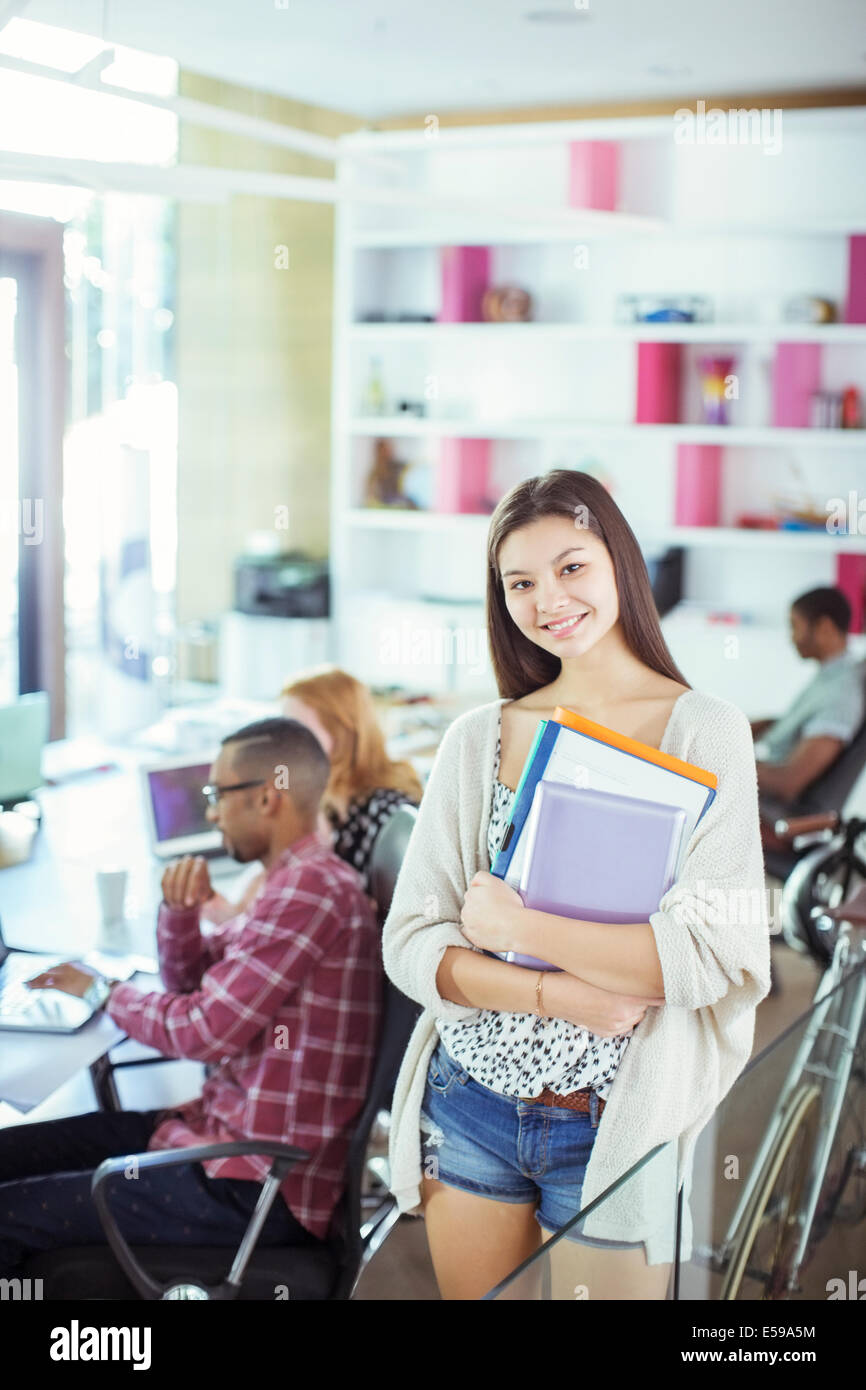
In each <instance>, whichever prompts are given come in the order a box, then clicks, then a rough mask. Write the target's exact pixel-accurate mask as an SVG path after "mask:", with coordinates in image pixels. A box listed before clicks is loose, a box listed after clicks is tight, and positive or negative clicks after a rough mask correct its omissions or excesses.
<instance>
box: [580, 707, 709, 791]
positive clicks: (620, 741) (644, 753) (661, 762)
mask: <svg viewBox="0 0 866 1390" xmlns="http://www.w3.org/2000/svg"><path fill="white" fill-rule="evenodd" d="M553 720H554V723H555V724H564V725H566V726H567V727H568V728H569V729H576V730H577V732H578V733H581V734H586V735H588V737H590V738H597V739H599V740H600V741H601V742H602V743H609V744H611V745H612V747H614V748H621V749H622V750H623V752H624V753H633V754H634V755H635V756H636V757H638V758H644V759H646V761H647V762H649V763H657V764H658V766H659V767H667V768H669V769H670V770H671V772H679V773H680V774H681V776H683V777H691V779H692V781H693V782H701V783H702V784H703V785H704V786H705V787H711V788H712V789H713V790H714V791H715V789H716V788H717V787H718V783H719V779H718V777H717V776H716V774H715V773H714V772H707V770H706V768H703V767H696V766H695V764H694V763H687V762H684V761H683V759H682V758H675V757H674V756H673V754H671V753H662V752H661V750H660V749H658V748H652V747H651V746H650V744H648V743H641V741H640V739H637V738H629V737H628V735H627V734H620V733H617V731H616V729H608V728H606V726H605V725H604V724H596V723H594V722H593V720H592V719H585V718H584V716H583V715H582V714H575V712H574V710H573V709H566V708H565V707H564V706H563V705H557V706H556V709H555V710H554V711H553Z"/></svg>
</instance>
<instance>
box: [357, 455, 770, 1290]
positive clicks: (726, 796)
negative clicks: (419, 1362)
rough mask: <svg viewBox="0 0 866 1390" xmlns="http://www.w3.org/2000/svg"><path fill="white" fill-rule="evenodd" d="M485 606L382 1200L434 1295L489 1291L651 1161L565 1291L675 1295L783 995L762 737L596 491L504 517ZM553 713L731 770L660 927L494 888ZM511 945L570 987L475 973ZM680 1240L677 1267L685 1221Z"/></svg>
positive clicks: (416, 873) (573, 1254)
mask: <svg viewBox="0 0 866 1390" xmlns="http://www.w3.org/2000/svg"><path fill="white" fill-rule="evenodd" d="M487 612H488V633H489V641H490V650H491V658H492V663H493V670H494V674H495V677H496V682H497V686H498V688H499V691H500V699H498V700H496V701H493V702H492V703H490V704H487V705H484V706H482V707H481V708H479V709H477V710H472V711H470V712H468V713H466V714H464V715H461V716H460V717H459V718H458V719H456V720H455V721H454V722H453V723H452V725H451V726H450V727H449V729H448V730H447V731H446V733H445V736H444V738H443V740H442V743H441V744H440V748H439V752H438V754H437V759H436V762H435V764H434V766H433V769H432V771H431V774H430V779H429V781H428V784H427V786H426V788H425V792H424V799H423V801H422V803H421V808H420V811H419V817H418V822H417V825H416V830H415V833H414V834H413V837H412V841H411V843H410V845H409V849H408V851H407V854H406V857H405V860H404V862H403V866H402V868H401V872H400V876H399V879H398V882H397V886H396V890H395V894H394V900H393V903H392V907H391V911H390V913H389V916H388V919H387V921H386V923H385V929H384V935H383V954H384V961H385V968H386V970H387V972H388V974H389V976H390V977H391V979H392V980H393V981H394V982H395V984H396V985H397V986H398V988H399V989H401V990H402V991H403V992H404V993H405V994H407V995H409V996H410V997H411V998H413V999H416V1000H417V1001H418V1002H419V1003H421V1004H422V1005H423V1006H424V1012H423V1013H422V1016H421V1018H420V1019H419V1021H418V1023H417V1025H416V1028H415V1031H414V1032H413V1035H412V1038H411V1039H410V1042H409V1046H408V1048H407V1052H406V1056H405V1057H404V1060H403V1064H402V1067H401V1070H400V1075H399V1077H398V1081H397V1086H396V1089H395V1095H394V1104H393V1107H392V1124H391V1144H390V1161H391V1185H392V1190H393V1191H394V1193H395V1195H396V1196H397V1199H398V1204H399V1207H400V1210H401V1211H407V1212H420V1211H423V1214H424V1216H425V1219H426V1229H427V1235H428V1240H429V1244H430V1251H431V1256H432V1260H433V1265H434V1269H435V1272H436V1277H437V1281H438V1283H439V1287H440V1291H441V1293H442V1297H443V1298H446V1299H454V1298H479V1297H481V1296H482V1295H483V1294H484V1293H485V1292H487V1291H489V1290H490V1289H491V1288H493V1287H494V1286H495V1285H496V1284H497V1283H498V1282H499V1281H500V1280H502V1279H503V1278H505V1276H506V1275H507V1274H509V1273H510V1272H511V1271H512V1270H513V1269H514V1268H515V1267H516V1266H517V1265H518V1264H520V1263H521V1261H523V1260H524V1259H526V1258H527V1257H528V1256H529V1255H531V1254H532V1253H533V1252H534V1251H535V1250H536V1249H537V1248H538V1245H539V1243H540V1241H541V1239H542V1238H546V1237H547V1236H548V1235H550V1234H551V1233H552V1232H553V1231H555V1230H557V1229H559V1228H560V1227H561V1226H562V1225H564V1224H565V1223H566V1222H567V1221H569V1220H570V1219H571V1218H572V1217H573V1216H574V1215H575V1214H576V1213H577V1212H578V1211H580V1210H581V1209H582V1208H583V1207H585V1206H586V1205H587V1204H588V1203H589V1202H590V1201H592V1200H593V1199H594V1198H595V1197H597V1196H599V1195H600V1194H601V1193H603V1192H605V1191H606V1190H607V1189H608V1188H609V1187H610V1186H611V1184H612V1183H614V1182H615V1181H616V1180H617V1179H618V1178H620V1177H621V1176H622V1175H623V1174H625V1173H631V1170H632V1169H633V1168H634V1166H635V1165H636V1164H638V1163H639V1160H641V1159H643V1158H644V1157H645V1156H646V1155H647V1154H648V1153H649V1152H650V1151H651V1150H652V1149H654V1148H655V1147H656V1146H657V1145H663V1146H664V1148H663V1149H662V1150H661V1152H660V1154H659V1155H658V1156H657V1157H655V1158H653V1159H652V1160H651V1161H649V1162H648V1163H646V1164H645V1165H644V1166H643V1167H642V1168H640V1170H639V1171H637V1172H636V1173H634V1174H632V1175H631V1176H630V1178H629V1179H628V1180H627V1181H626V1182H625V1183H624V1184H623V1185H622V1188H621V1189H619V1190H618V1191H617V1192H616V1193H614V1194H611V1195H610V1196H608V1197H607V1198H606V1199H605V1201H604V1202H603V1203H602V1204H601V1206H600V1207H599V1208H598V1210H597V1212H596V1213H593V1214H591V1215H590V1217H588V1218H586V1219H585V1222H583V1223H580V1225H581V1229H580V1230H579V1231H578V1232H571V1233H569V1236H568V1237H567V1238H566V1239H565V1240H563V1241H561V1242H559V1244H558V1245H557V1247H555V1250H556V1252H557V1254H558V1256H559V1261H558V1266H559V1269H560V1271H562V1270H563V1269H564V1271H565V1276H564V1277H565V1280H566V1285H565V1287H566V1289H568V1290H569V1292H568V1293H565V1294H563V1293H562V1292H561V1296H570V1297H572V1298H573V1297H575V1292H572V1291H571V1290H576V1289H577V1288H578V1287H581V1288H583V1289H585V1290H586V1293H585V1295H584V1296H588V1297H590V1298H595V1299H598V1298H610V1297H616V1298H623V1297H627V1298H628V1297H631V1298H664V1297H665V1296H666V1292H667V1286H668V1277H669V1274H670V1268H671V1262H672V1260H673V1258H674V1250H673V1234H674V1232H673V1224H672V1223H673V1218H674V1212H675V1198H676V1194H677V1188H678V1187H679V1186H680V1185H682V1183H683V1182H684V1180H685V1178H686V1177H687V1176H690V1167H689V1165H690V1161H691V1157H692V1154H693V1149H694V1142H695V1140H696V1138H697V1135H698V1133H699V1132H700V1130H701V1128H702V1127H703V1125H704V1124H705V1123H706V1121H707V1120H708V1119H709V1118H710V1116H711V1115H712V1113H713V1110H714V1109H715V1107H716V1106H717V1105H718V1103H719V1101H720V1100H721V1099H722V1097H723V1096H724V1094H725V1093H726V1092H727V1090H728V1089H729V1088H730V1086H731V1085H732V1084H733V1082H734V1080H735V1079H736V1077H737V1075H739V1072H740V1071H741V1070H742V1068H743V1066H744V1065H745V1063H746V1061H747V1060H748V1057H749V1054H750V1051H751V1043H752V1036H753V1027H754V1012H755V1008H756V1005H757V1004H758V1002H759V1001H760V1000H761V999H762V998H764V996H765V995H766V994H767V993H768V991H769V984H770V974H769V928H768V922H767V913H766V903H765V900H764V877H763V860H762V854H761V843H760V833H759V821H758V802H757V782H756V776H755V763H754V755H753V752H752V740H751V733H750V729H749V724H748V721H747V720H746V718H745V716H744V715H743V714H742V713H741V711H740V710H738V709H737V708H736V707H735V706H733V705H731V704H729V703H728V702H726V701H724V700H721V699H719V698H717V697H715V696H711V695H705V694H702V693H700V692H698V691H696V690H693V689H692V688H691V687H690V686H689V685H688V683H687V682H686V681H685V679H684V678H683V676H682V674H681V672H680V671H679V669H678V668H677V666H676V664H675V663H674V661H673V659H672V657H671V655H670V653H669V651H668V649H667V646H666V644H665V641H664V638H663V636H662V633H661V629H660V627H659V621H658V615H657V611H656V608H655V604H654V602H653V597H652V591H651V587H650V583H649V577H648V574H647V569H646V565H645V563H644V560H643V557H642V555H641V552H640V549H639V546H638V544H637V541H636V539H635V537H634V534H633V532H632V531H631V529H630V527H629V526H628V523H627V522H626V520H625V518H624V517H623V515H622V513H621V512H620V510H619V508H618V507H617V506H616V504H615V503H614V501H613V500H612V498H611V497H610V496H609V494H608V493H607V492H606V490H605V489H604V487H603V486H602V485H601V484H600V483H599V482H598V481H597V480H596V479H594V478H592V477H591V476H589V475H587V474H583V473H578V472H572V471H570V470H565V469H559V470H553V471H551V472H549V473H548V474H546V475H545V476H543V477H540V478H533V479H530V480H529V481H527V482H525V483H522V484H520V485H519V486H517V487H515V488H513V489H512V491H511V492H509V493H508V494H507V496H506V497H505V498H503V500H502V501H501V502H500V504H499V506H498V507H497V508H496V511H495V512H494V514H493V517H492V520H491V525H490V531H489V538H488V572H487ZM557 705H563V706H566V707H567V708H569V709H572V710H575V711H576V712H577V713H579V714H581V715H585V716H586V717H588V718H589V719H592V720H594V721H596V722H597V723H600V724H604V725H606V726H607V727H608V728H611V729H615V730H618V731H619V732H620V733H623V734H626V735H629V736H630V737H633V738H636V739H639V740H641V741H642V742H644V743H646V744H649V745H650V746H652V747H654V748H660V749H661V750H662V751H664V752H667V753H670V754H673V755H675V756H677V757H679V758H682V759H684V760H686V761H689V762H692V763H695V764H697V765H698V766H700V767H703V768H705V769H706V770H707V771H710V772H714V773H715V774H716V775H717V778H718V786H717V791H716V796H715V799H714V800H713V802H712V803H711V805H710V807H709V809H708V810H707V811H705V813H704V815H703V817H702V818H701V820H700V822H699V824H698V826H697V827H696V828H695V831H694V833H693V834H692V836H691V838H690V840H689V843H688V847H687V852H686V857H685V861H684V863H683V867H682V870H681V873H680V876H679V878H678V880H677V882H676V883H675V884H674V885H673V886H672V887H671V889H669V890H668V893H667V894H665V896H664V898H663V899H662V902H661V904H660V908H659V911H658V912H656V913H654V914H652V917H651V920H650V921H647V922H635V923H627V924H624V925H618V926H616V927H615V928H612V927H610V926H609V925H605V924H599V923H594V922H588V921H587V922H584V921H579V922H578V921H574V920H569V919H567V918H562V917H557V916H554V915H552V914H547V913H541V912H534V911H529V910H528V909H526V908H524V907H523V904H522V901H521V899H520V897H519V895H518V894H517V893H516V892H515V891H514V890H513V889H512V888H510V887H509V886H508V885H507V884H505V883H504V882H502V881H501V880H500V879H497V878H495V877H494V876H493V875H491V874H490V873H489V867H490V864H491V862H492V860H493V858H494V856H495V853H496V851H497V849H498V845H499V841H500V839H501V836H502V833H503V830H504V827H505V824H506V822H507V819H508V815H509V811H510V809H511V803H512V800H513V796H514V789H515V788H516V786H517V783H518V780H519V778H520V774H521V771H522V769H523V765H524V762H525V759H526V756H527V753H528V751H529V748H530V746H531V743H532V740H533V737H534V735H535V731H536V728H537V725H538V721H539V720H541V719H545V718H550V717H552V716H553V713H554V710H555V707H556V706H557ZM579 871H580V855H579V846H576V847H575V872H579ZM744 889H747V890H749V889H751V890H757V891H756V893H753V894H752V895H751V897H750V902H751V904H752V907H751V909H750V912H749V913H747V916H748V917H749V920H746V921H740V920H736V919H735V917H734V914H732V913H731V912H729V911H727V910H726V909H725V908H724V907H723V908H722V910H721V911H720V910H718V908H717V907H716V906H714V904H715V902H716V901H717V899H716V897H715V894H716V893H717V892H721V893H723V894H724V893H734V894H735V901H736V902H737V903H738V904H739V905H740V907H742V903H743V890H744ZM508 950H514V951H518V952H520V953H522V954H528V955H534V956H537V957H539V958H541V959H544V960H547V961H550V962H551V963H552V964H554V965H557V966H559V967H560V973H542V972H535V971H532V970H528V969H524V968H523V967H521V966H517V965H511V964H508V963H507V962H505V961H503V960H498V959H494V958H492V957H491V956H490V955H487V954H485V952H488V951H491V952H505V951H508ZM686 1192H687V1189H686ZM683 1222H684V1224H683V1238H684V1243H685V1249H684V1251H683V1253H684V1255H685V1256H686V1257H687V1255H688V1253H689V1248H690V1238H691V1226H690V1216H689V1213H688V1203H687V1202H686V1203H685V1204H684V1216H683ZM562 1251H566V1252H567V1255H566V1256H565V1257H563V1256H562V1254H561V1252H562ZM524 1288H525V1286H524ZM524 1296H525V1293H524Z"/></svg>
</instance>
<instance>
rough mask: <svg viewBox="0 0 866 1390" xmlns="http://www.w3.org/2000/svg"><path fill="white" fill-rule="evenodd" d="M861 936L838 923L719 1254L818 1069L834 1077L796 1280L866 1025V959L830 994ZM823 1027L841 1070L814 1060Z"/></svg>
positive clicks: (808, 1191) (724, 1255)
mask: <svg viewBox="0 0 866 1390" xmlns="http://www.w3.org/2000/svg"><path fill="white" fill-rule="evenodd" d="M860 935H861V929H852V927H851V925H850V923H848V922H840V924H839V932H838V935H837V938H836V943H835V947H834V951H833V959H832V961H831V963H830V965H829V966H828V968H827V970H826V971H825V972H824V974H823V975H822V977H821V979H820V981H819V982H818V988H817V989H816V991H815V997H814V999H813V1013H812V1017H811V1018H810V1020H809V1025H808V1027H807V1029H806V1032H805V1034H804V1036H803V1038H802V1040H801V1042H800V1045H799V1047H798V1048H797V1052H796V1055H795V1057H794V1059H793V1061H792V1063H791V1066H790V1067H789V1069H788V1073H787V1075H786V1077H785V1081H784V1083H783V1085H782V1089H781V1091H780V1093H779V1098H778V1100H777V1102H776V1105H775V1107H774V1109H773V1113H772V1115H771V1117H770V1122H769V1124H768V1125H767V1128H766V1130H765V1132H764V1135H763V1138H762V1139H761V1143H760V1145H759V1148H758V1152H757V1153H756V1155H755V1160H754V1162H753V1164H752V1168H751V1171H750V1173H749V1177H748V1179H747V1181H746V1184H745V1186H744V1189H743V1191H742V1193H741V1194H740V1199H739V1201H738V1203H737V1206H736V1208H735V1210H734V1213H733V1215H732V1216H731V1219H730V1221H729V1223H728V1227H727V1230H726V1231H725V1235H724V1237H723V1239H722V1242H721V1246H720V1247H719V1249H718V1257H719V1258H720V1259H721V1260H722V1261H727V1260H728V1259H729V1258H730V1253H731V1249H732V1246H733V1245H734V1242H735V1239H736V1234H737V1230H738V1228H739V1225H740V1222H741V1221H742V1219H743V1216H744V1213H745V1212H746V1209H747V1207H748V1204H749V1202H750V1201H751V1198H752V1194H753V1192H754V1190H755V1187H756V1185H757V1182H758V1179H759V1177H760V1175H761V1173H762V1170H763V1167H764V1164H765V1162H766V1160H767V1157H768V1154H769V1152H770V1149H771V1147H772V1145H773V1143H774V1141H775V1139H776V1135H777V1134H778V1132H779V1129H780V1127H781V1124H782V1122H783V1119H784V1115H785V1109H786V1106H787V1103H788V1101H789V1100H790V1098H791V1096H792V1095H793V1093H794V1091H795V1089H796V1087H797V1086H798V1084H799V1082H800V1079H801V1077H802V1076H803V1074H804V1072H811V1073H815V1074H817V1075H819V1076H821V1077H823V1078H825V1080H826V1079H828V1078H829V1079H830V1081H831V1082H832V1086H831V1089H830V1090H829V1097H830V1102H829V1107H828V1111H829V1113H828V1114H827V1115H826V1116H824V1115H823V1114H822V1128H821V1133H822V1138H821V1141H820V1143H819V1144H818V1146H817V1147H816V1149H815V1151H814V1153H813V1157H812V1163H811V1166H810V1171H809V1174H808V1178H807V1183H806V1187H805V1201H804V1204H803V1208H802V1213H803V1221H802V1229H801V1231H800V1236H799V1239H798V1243H797V1249H796V1252H795V1258H794V1264H793V1268H792V1275H791V1277H792V1279H794V1280H796V1277H797V1273H798V1271H799V1268H800V1265H801V1264H802V1261H803V1256H804V1254H805V1251H806V1247H807V1244H808V1240H809V1235H810V1232H811V1228H812V1222H813V1220H814V1216H815V1208H816V1206H817V1203H818V1197H819V1195H820V1192H821V1187H822V1184H823V1182H824V1177H825V1173H826V1169H827V1164H828V1162H829V1157H830V1150H831V1148H832V1144H833V1140H834V1138H835V1134H836V1127H837V1125H838V1122H839V1115H840V1113H841V1109H842V1105H843V1102H844V1098H845V1091H846V1088H847V1085H848V1080H849V1077H850V1074H851V1066H852V1063H853V1055H854V1049H855V1046H856V1042H857V1038H858V1037H859V1034H860V1030H861V1028H862V1025H863V1019H864V1015H866V961H864V963H863V964H862V965H861V968H860V969H859V971H857V970H855V971H854V972H853V973H852V978H851V980H850V981H849V984H850V987H851V988H850V990H849V989H848V988H842V989H841V990H839V992H838V994H836V995H835V996H832V997H831V994H832V991H833V990H834V989H835V988H836V987H837V986H838V985H839V984H840V983H841V982H842V979H843V977H844V975H845V966H846V964H847V963H848V958H849V954H851V949H850V948H851V944H852V941H859V937H860ZM849 996H850V998H849ZM828 1014H829V1015H830V1021H829V1022H828V1021H826V1020H827V1018H828ZM824 1032H826V1033H829V1034H830V1035H831V1044H832V1041H835V1040H836V1039H837V1038H838V1039H841V1042H840V1043H839V1051H840V1054H841V1055H840V1057H839V1058H838V1061H837V1069H835V1070H834V1068H833V1067H832V1066H828V1065H827V1064H826V1063H824V1062H822V1061H820V1060H818V1061H814V1062H813V1061H811V1060H810V1058H811V1055H812V1052H813V1049H814V1048H815V1044H816V1042H817V1040H818V1037H819V1035H820V1034H821V1033H824ZM827 1095H828V1092H827V1091H826V1090H825V1091H824V1093H823V1096H822V1105H826V1097H827Z"/></svg>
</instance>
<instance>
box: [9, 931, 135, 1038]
mask: <svg viewBox="0 0 866 1390" xmlns="http://www.w3.org/2000/svg"><path fill="white" fill-rule="evenodd" d="M69 959H70V957H69V956H68V955H66V956H49V955H42V954H41V953H39V952H36V951H15V950H12V949H10V947H9V946H7V945H6V942H5V941H4V940H3V927H2V924H0V1029H6V1030H8V1031H10V1032H16V1033H77V1032H78V1029H79V1028H81V1027H83V1025H84V1024H85V1023H86V1022H87V1020H88V1019H89V1018H92V1017H93V1013H94V1010H93V1007H92V1005H90V1004H86V1003H85V1002H84V1000H83V999H76V998H75V996H74V995H72V994H64V993H63V992H62V990H59V989H28V988H27V985H26V984H25V981H26V980H32V979H33V977H34V975H39V974H41V972H42V971H43V970H50V969H51V967H52V965H61V964H62V963H63V962H64V961H67V960H69ZM81 960H82V962H83V964H85V965H89V966H91V968H92V969H94V970H98V971H99V972H100V973H101V974H104V975H108V976H109V977H110V978H111V979H114V980H128V979H129V978H130V976H132V975H134V974H135V971H136V969H138V968H139V966H138V965H137V964H136V963H135V962H134V961H132V960H130V959H128V958H124V957H120V956H103V955H102V954H101V952H99V951H89V952H88V953H87V955H84V956H82V957H81Z"/></svg>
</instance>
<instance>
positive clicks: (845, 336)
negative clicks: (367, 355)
mask: <svg viewBox="0 0 866 1390" xmlns="http://www.w3.org/2000/svg"><path fill="white" fill-rule="evenodd" d="M349 336H350V338H351V339H352V340H353V341H356V342H361V343H366V342H387V341H388V340H393V341H395V342H425V341H429V342H431V343H433V342H439V341H442V340H443V339H446V338H452V337H453V338H456V339H464V340H465V341H467V342H471V341H472V340H473V339H478V340H480V341H484V340H487V341H495V340H496V339H500V340H505V339H507V338H511V339H513V340H514V341H516V342H519V341H521V340H522V341H524V342H526V343H531V342H532V341H533V340H535V341H548V340H554V341H555V340H557V339H563V340H565V341H566V342H568V341H575V342H596V341H597V340H598V339H599V338H613V339H621V340H623V341H624V342H641V343H668V342H672V343H765V342H778V343H828V344H844V343H852V344H858V343H866V324H863V323H829V324H810V323H803V324H796V323H767V324H763V323H739V324H738V323H732V324H731V323H728V324H723V323H356V324H353V325H352V326H351V327H350V329H349Z"/></svg>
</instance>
